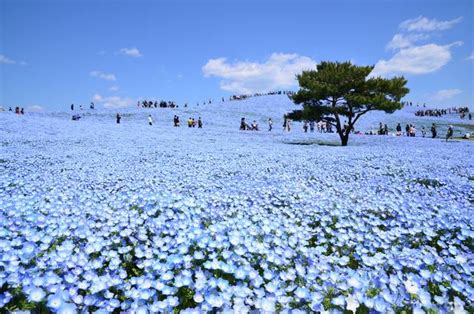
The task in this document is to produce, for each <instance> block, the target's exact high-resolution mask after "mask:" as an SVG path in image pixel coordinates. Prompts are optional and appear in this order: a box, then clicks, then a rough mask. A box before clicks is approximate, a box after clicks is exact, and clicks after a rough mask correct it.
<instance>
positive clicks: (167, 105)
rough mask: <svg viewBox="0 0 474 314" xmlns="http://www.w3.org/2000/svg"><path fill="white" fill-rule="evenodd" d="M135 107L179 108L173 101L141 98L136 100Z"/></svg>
mask: <svg viewBox="0 0 474 314" xmlns="http://www.w3.org/2000/svg"><path fill="white" fill-rule="evenodd" d="M137 108H179V106H178V105H177V104H176V102H174V101H165V100H161V101H160V102H158V101H156V100H155V101H151V100H142V101H138V102H137Z"/></svg>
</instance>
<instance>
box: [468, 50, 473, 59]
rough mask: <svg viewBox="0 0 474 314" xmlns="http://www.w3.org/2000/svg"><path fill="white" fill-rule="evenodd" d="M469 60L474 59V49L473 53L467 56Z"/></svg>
mask: <svg viewBox="0 0 474 314" xmlns="http://www.w3.org/2000/svg"><path fill="white" fill-rule="evenodd" d="M467 60H474V51H473V52H471V55H470V56H469V57H467Z"/></svg>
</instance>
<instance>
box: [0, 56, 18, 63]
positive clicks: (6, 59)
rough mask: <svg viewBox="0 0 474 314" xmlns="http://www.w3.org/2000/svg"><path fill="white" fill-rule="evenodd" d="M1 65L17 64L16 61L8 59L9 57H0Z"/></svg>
mask: <svg viewBox="0 0 474 314" xmlns="http://www.w3.org/2000/svg"><path fill="white" fill-rule="evenodd" d="M0 63H5V64H15V63H16V61H14V60H12V59H10V58H8V57H7V56H4V55H0Z"/></svg>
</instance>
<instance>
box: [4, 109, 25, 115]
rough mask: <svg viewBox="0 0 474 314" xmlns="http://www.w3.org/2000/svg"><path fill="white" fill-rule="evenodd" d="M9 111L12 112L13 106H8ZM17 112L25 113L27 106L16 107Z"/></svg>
mask: <svg viewBox="0 0 474 314" xmlns="http://www.w3.org/2000/svg"><path fill="white" fill-rule="evenodd" d="M8 111H10V112H12V111H13V109H12V107H10V108H8ZM15 114H25V108H23V107H15Z"/></svg>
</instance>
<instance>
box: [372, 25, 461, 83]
mask: <svg viewBox="0 0 474 314" xmlns="http://www.w3.org/2000/svg"><path fill="white" fill-rule="evenodd" d="M461 20H462V17H459V18H457V19H454V20H450V21H438V20H436V19H428V18H426V17H423V16H419V17H417V18H414V19H410V20H406V21H403V22H402V23H400V25H399V28H400V29H401V30H402V32H401V33H398V34H395V35H394V36H393V38H392V40H391V41H390V42H389V43H388V44H387V47H386V48H387V49H392V50H395V54H394V55H393V56H392V57H391V58H390V59H388V60H379V61H378V62H377V63H376V64H375V68H374V70H373V71H372V73H371V75H372V76H379V75H381V76H386V75H392V74H425V73H431V72H435V71H437V70H439V69H440V68H442V67H443V66H444V65H446V64H447V63H448V62H449V61H450V60H451V58H452V54H451V48H452V47H455V46H460V45H462V44H463V43H462V42H461V41H457V42H454V43H452V44H449V45H439V44H436V43H428V44H423V45H422V44H420V43H419V41H421V40H426V39H428V38H430V34H427V33H429V32H436V31H443V30H446V29H449V28H451V27H453V26H454V25H455V24H457V23H459V22H460V21H461Z"/></svg>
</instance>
